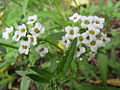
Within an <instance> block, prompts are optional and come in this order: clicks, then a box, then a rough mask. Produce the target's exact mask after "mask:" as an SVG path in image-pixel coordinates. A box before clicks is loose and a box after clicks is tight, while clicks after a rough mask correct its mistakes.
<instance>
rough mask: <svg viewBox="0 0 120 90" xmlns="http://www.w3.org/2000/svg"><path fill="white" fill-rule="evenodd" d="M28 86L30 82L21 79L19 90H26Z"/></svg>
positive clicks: (23, 78) (24, 78)
mask: <svg viewBox="0 0 120 90" xmlns="http://www.w3.org/2000/svg"><path fill="white" fill-rule="evenodd" d="M29 84H30V80H29V79H28V78H27V77H22V81H21V85H20V90H28V88H29Z"/></svg>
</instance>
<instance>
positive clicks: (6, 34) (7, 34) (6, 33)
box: [2, 32, 9, 40]
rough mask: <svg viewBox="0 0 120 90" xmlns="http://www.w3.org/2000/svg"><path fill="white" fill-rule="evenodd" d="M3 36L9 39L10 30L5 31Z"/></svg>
mask: <svg viewBox="0 0 120 90" xmlns="http://www.w3.org/2000/svg"><path fill="white" fill-rule="evenodd" d="M2 37H3V38H4V39H5V40H7V39H9V33H8V32H3V34H2Z"/></svg>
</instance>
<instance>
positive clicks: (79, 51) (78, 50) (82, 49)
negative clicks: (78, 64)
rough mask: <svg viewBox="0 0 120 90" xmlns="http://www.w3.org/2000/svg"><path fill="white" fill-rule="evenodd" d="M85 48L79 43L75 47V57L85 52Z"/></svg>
mask: <svg viewBox="0 0 120 90" xmlns="http://www.w3.org/2000/svg"><path fill="white" fill-rule="evenodd" d="M85 51H86V50H85V48H84V47H81V45H79V46H77V48H76V57H80V56H81V55H82V54H83V53H85Z"/></svg>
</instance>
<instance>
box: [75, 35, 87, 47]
mask: <svg viewBox="0 0 120 90" xmlns="http://www.w3.org/2000/svg"><path fill="white" fill-rule="evenodd" d="M87 36H88V34H87V33H82V34H78V36H77V40H78V41H77V45H80V44H81V43H83V44H88V40H87V39H86V38H87Z"/></svg>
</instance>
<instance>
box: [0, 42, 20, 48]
mask: <svg viewBox="0 0 120 90" xmlns="http://www.w3.org/2000/svg"><path fill="white" fill-rule="evenodd" d="M0 46H5V47H9V48H13V49H18V47H16V46H12V45H9V44H5V43H1V42H0Z"/></svg>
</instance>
